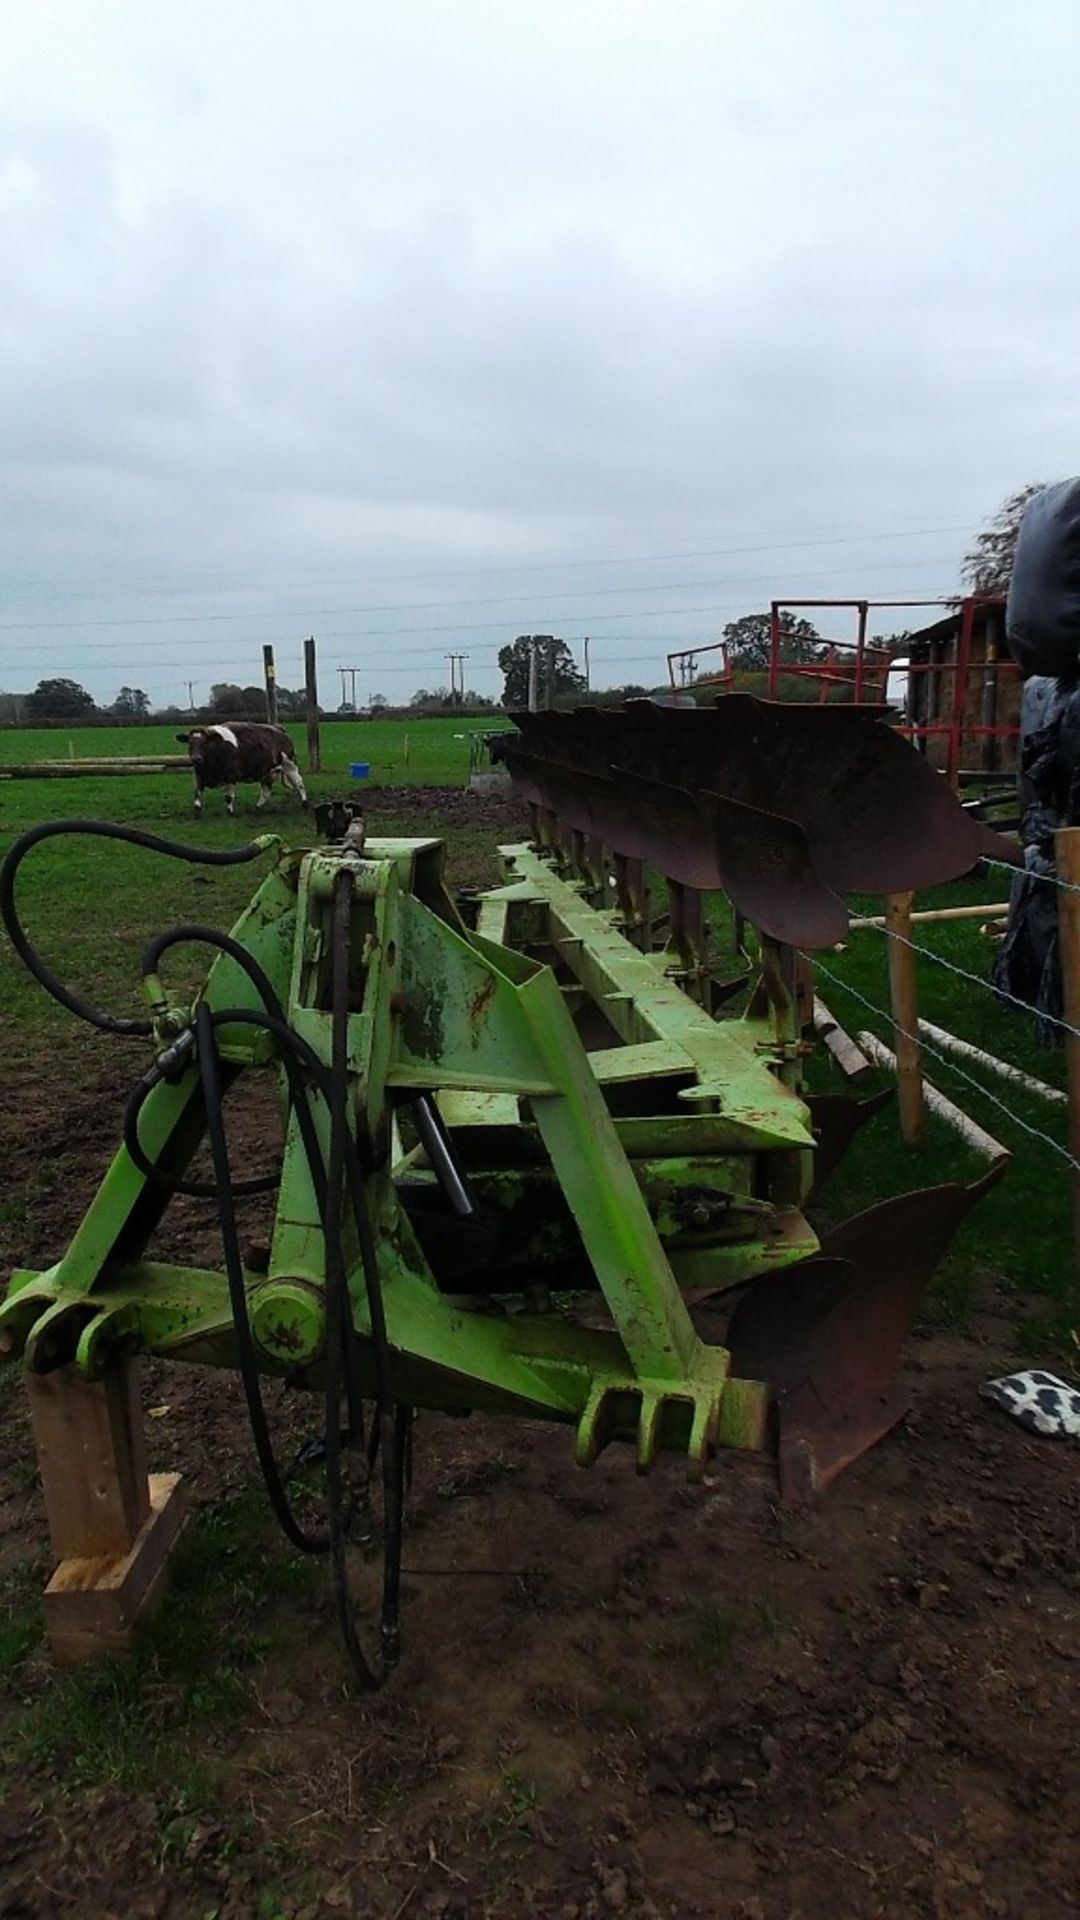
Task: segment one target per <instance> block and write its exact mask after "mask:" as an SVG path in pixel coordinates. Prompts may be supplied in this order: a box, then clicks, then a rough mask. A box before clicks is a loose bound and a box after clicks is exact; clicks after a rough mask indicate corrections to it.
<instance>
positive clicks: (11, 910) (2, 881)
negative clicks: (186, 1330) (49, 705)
mask: <svg viewBox="0 0 1080 1920" xmlns="http://www.w3.org/2000/svg"><path fill="white" fill-rule="evenodd" d="M65 834H84V835H89V836H91V837H96V838H99V839H105V840H119V841H123V842H126V843H127V844H130V845H132V846H137V847H144V848H146V849H147V850H148V851H150V852H154V853H163V854H165V855H166V856H167V857H168V858H170V859H178V860H185V861H188V862H190V863H191V864H198V865H205V866H220V867H229V866H239V865H242V864H245V863H246V862H249V861H251V860H254V859H257V858H258V856H259V854H260V853H263V852H265V851H266V849H267V846H268V845H269V844H271V841H270V839H269V838H268V837H264V838H260V839H258V840H255V841H252V842H250V843H249V844H248V845H247V846H244V847H240V848H236V849H233V850H231V851H224V852H211V851H207V850H206V849H204V848H201V847H190V846H185V845H183V844H182V843H180V842H178V841H172V840H166V839H163V838H161V837H160V836H159V835H157V834H151V833H143V832H141V831H140V830H139V829H138V828H134V827H123V826H119V825H117V824H115V823H114V822H111V821H101V820H81V819H80V820H58V821H52V822H49V823H47V824H45V825H42V826H39V827H35V828H32V829H31V830H30V831H29V832H28V833H24V834H22V835H21V836H20V837H19V839H18V840H16V841H15V843H14V845H13V846H12V847H11V849H10V851H9V852H8V855H7V857H6V859H5V860H4V861H3V863H2V865H0V919H2V920H3V924H4V926H5V928H6V930H7V933H8V937H9V938H10V940H11V942H12V945H13V946H14V948H15V951H16V952H17V953H18V955H19V957H20V959H21V960H22V961H23V964H24V965H25V966H26V967H27V969H28V971H29V972H30V973H31V974H32V975H33V977H34V978H35V979H36V980H37V981H38V983H39V985H40V986H42V987H43V988H44V989H45V991H46V992H47V993H48V994H49V995H50V996H51V997H52V998H53V999H54V1000H56V1001H58V1003H59V1004H60V1005H61V1006H63V1007H66V1008H67V1010H68V1011H69V1012H71V1013H74V1014H75V1015H76V1016H77V1017H78V1018H79V1019H81V1020H85V1021H87V1022H88V1023H89V1024H90V1025H91V1026H95V1027H98V1028H99V1029H101V1030H102V1031H103V1032H106V1033H117V1034H125V1035H128V1034H132V1035H135V1034H137V1035H149V1034H151V1033H152V1032H153V1030H154V1029H153V1023H152V1021H151V1020H149V1019H129V1018H123V1017H120V1016H117V1015H114V1014H109V1013H105V1012H102V1010H101V1009H100V1008H97V1007H94V1006H92V1005H91V1004H90V1002H89V1001H87V1000H85V999H84V998H83V997H82V995H81V994H78V993H76V992H75V991H74V989H72V988H69V987H67V986H65V985H64V983H63V982H62V981H61V980H60V979H59V978H58V977H57V976H56V974H54V973H53V972H52V970H51V968H49V967H48V966H47V964H46V963H45V961H43V960H42V959H41V957H40V955H39V954H38V952H37V950H36V948H35V947H34V946H33V943H32V942H31V941H30V939H29V937H28V935H27V934H26V932H25V930H24V928H23V926H22V924H21V922H20V920H19V917H18V912H17V909H16V904H15V882H16V876H17V874H18V870H19V868H20V866H21V864H22V862H23V860H24V859H25V858H26V856H27V854H28V853H30V851H31V850H32V848H33V847H35V846H37V845H38V844H39V843H40V842H42V841H44V840H49V839H54V838H56V837H58V836H60V835H65ZM351 889H352V876H351V873H350V872H349V871H348V869H343V870H342V871H341V872H339V874H338V877H337V883H336V886H335V892H334V911H333V966H332V975H333V989H332V1060H331V1067H330V1070H329V1072H328V1071H327V1069H326V1068H325V1066H324V1065H323V1063H322V1062H321V1061H320V1059H319V1058H318V1055H317V1054H316V1053H315V1052H314V1050H313V1048H312V1047H311V1046H310V1045H309V1044H308V1042H307V1041H305V1040H304V1039H303V1038H302V1036H301V1035H299V1034H297V1033H296V1032H294V1031H293V1029H292V1028H291V1027H290V1026H289V1024H288V1022H287V1020H286V1018H285V1014H284V1010H283V1008H282V1006H281V1003H280V1001H279V1000H278V997H277V995H276V993H275V991H274V988H273V986H272V984H271V982H270V981H269V979H268V978H267V976H266V974H265V973H264V972H263V970H262V968H261V967H260V966H259V965H258V962H257V961H256V960H254V958H253V957H252V955H251V954H250V953H248V952H247V950H246V949H245V948H244V947H242V946H241V945H240V944H239V943H238V942H237V941H235V940H233V939H232V938H231V936H230V935H228V934H224V933H220V932H218V930H217V929H216V928H211V927H202V926H196V925H190V924H184V925H181V926H176V927H172V928H170V929H169V930H168V931H167V932H165V933H162V934H159V935H158V936H157V937H156V938H155V939H154V940H152V941H151V942H150V944H149V946H148V947H147V949H146V952H145V954H144V956H143V961H142V972H143V976H144V979H145V978H146V977H147V976H149V975H153V974H156V972H157V968H158V965H159V963H160V961H161V959H162V958H163V956H164V955H165V954H166V953H167V952H169V951H170V949H171V948H172V947H174V946H178V945H181V944H183V943H186V942H196V943H198V944H200V945H206V946H212V947H214V948H216V949H217V950H218V951H219V952H221V953H225V954H227V955H228V956H229V957H230V958H231V959H232V960H234V961H235V962H236V963H237V965H239V966H240V967H241V968H242V969H243V971H244V972H245V974H246V975H247V977H248V979H249V980H250V982H251V984H252V985H253V986H254V988H255V991H256V993H257V994H258V996H259V999H260V1000H261V1001H262V1008H261V1009H255V1008H233V1009H229V1010H226V1011H218V1012H211V1010H210V1008H209V1007H208V1006H207V1005H206V1003H205V1002H204V1001H200V1002H199V1004H198V1006H197V1007H196V1010H195V1019H194V1029H193V1032H192V1031H191V1030H188V1031H187V1032H186V1033H185V1034H184V1035H182V1036H180V1038H179V1040H178V1041H177V1042H175V1043H174V1046H173V1048H171V1049H170V1053H172V1054H174V1055H175V1058H176V1060H177V1061H182V1060H183V1057H184V1053H185V1051H186V1050H188V1049H190V1048H191V1046H192V1041H193V1042H194V1053H195V1059H196V1063H197V1065H198V1070H199V1076H200V1080H201V1083H202V1091H203V1099H204V1103H205V1110H206V1127H207V1135H208V1139H209V1144H210V1153H211V1159H212V1162H213V1167H214V1184H213V1185H212V1186H208V1185H203V1184H202V1183H199V1182H195V1181H187V1180H183V1179H182V1178H180V1177H179V1176H175V1175H172V1174H168V1173H165V1172H164V1171H163V1170H162V1169H161V1168H159V1167H156V1166H154V1164H153V1163H152V1162H151V1161H150V1160H149V1159H148V1157H147V1155H146V1154H145V1152H144V1151H143V1148H142V1145H141V1142H140V1140H139V1134H138V1121H139V1114H140V1112H141V1110H142V1107H143V1104H144V1103H145V1101H146V1099H147V1097H148V1095H149V1094H150V1092H151V1091H152V1090H153V1088H154V1087H155V1086H157V1085H159V1084H160V1082H161V1081H162V1080H163V1079H164V1078H165V1077H166V1071H165V1068H164V1067H163V1066H162V1065H160V1064H155V1066H154V1067H152V1068H151V1069H150V1071H149V1072H148V1073H147V1074H144V1075H143V1077H142V1079H141V1080H140V1081H139V1082H138V1084H137V1086H136V1088H135V1091H134V1093H133V1095H132V1098H131V1100H130V1101H129V1103H128V1108H127V1112H126V1114H125V1121H124V1139H125V1144H126V1146H127V1149H128V1152H129V1154H130V1155H131V1158H132V1159H133V1161H134V1163H135V1165H136V1166H137V1167H138V1168H139V1170H140V1171H141V1172H142V1173H143V1174H144V1175H145V1177H146V1178H147V1179H148V1180H150V1181H152V1182H153V1183H154V1184H156V1185H158V1186H160V1187H164V1188H166V1189H167V1190H168V1191H170V1192H175V1193H183V1194H188V1195H191V1196H193V1197H196V1198H200V1199H209V1200H213V1201H214V1202H215V1203H216V1205H217V1207H218V1213H219V1220H220V1225H221V1238H222V1249H223V1254H224V1261H225V1272H226V1279H227V1283H228V1289H229V1299H230V1305H231V1310H232V1317H233V1324H234V1330H235V1338H236V1351H237V1359H238V1364H239V1371H240V1376H241V1381H242V1384H243V1388H244V1395H245V1399H246V1401H247V1408H248V1418H249V1421H250V1424H251V1431H252V1439H253V1441H254V1445H255V1451H256V1455H257V1457H258V1460H259V1465H260V1467H261V1469H262V1474H263V1479H264V1481H265V1483H266V1489H267V1494H268V1496H269V1499H270V1504H271V1507H272V1508H273V1511H274V1513H275V1516H276V1518H277V1520H278V1522H279V1524H280V1526H281V1527H282V1530H283V1532H284V1533H285V1534H286V1536H287V1537H288V1539H289V1540H291V1541H292V1542H293V1544H294V1545H295V1546H297V1547H299V1548H300V1549H301V1550H302V1551H303V1552H307V1553H319V1552H326V1551H329V1553H330V1558H331V1565H332V1570H333V1580H334V1591H335V1598H336V1602H337V1610H338V1616H339V1620H340V1624H341V1630H342V1635H343V1638H344V1640H345V1645H346V1649H347V1651H348V1653H349V1656H350V1659H351V1660H352V1663H353V1665H354V1667H355V1669H356V1672H357V1674H358V1675H359V1677H360V1679H361V1680H362V1681H363V1683H364V1685H365V1686H367V1687H370V1688H375V1687H379V1686H381V1685H382V1684H383V1682H384V1680H385V1679H386V1678H387V1676H388V1674H389V1672H390V1670H391V1668H392V1667H393V1666H394V1665H396V1663H397V1660H398V1658H399V1654H400V1623H399V1621H400V1589H401V1550H402V1531H403V1507H404V1471H405V1466H406V1462H407V1460H408V1458H409V1455H410V1452H411V1410H410V1409H408V1408H407V1407H404V1406H398V1405H396V1404H395V1401H394V1398H393V1384H392V1378H391V1364H390V1345H389V1339H388V1335H387V1328H386V1316H385V1311H384V1306H383V1297H382V1282H381V1276H380V1273H379V1264H378V1253H377V1249H376V1245H375V1236H374V1233H373V1230H372V1224H371V1219H370V1215H369V1212H368V1205H367V1194H366V1187H365V1168H364V1166H363V1164H362V1162H361V1157H360V1153H359V1149H358V1146H357V1141H356V1137H355V1134H354V1131H353V1128H352V1125H351V1123H350V1117H349V1082H348V975H349V936H350V923H351ZM245 1024H246V1025H249V1026H255V1027H261V1028H263V1029H264V1030H265V1031H267V1032H269V1033H271V1034H272V1035H273V1036H274V1037H275V1039H276V1040H277V1041H278V1045H279V1051H280V1057H281V1060H282V1064H283V1066H284V1069H285V1073H286V1077H287V1080H288V1086H289V1098H290V1103H291V1106H292V1110H293V1112H294V1113H295V1115H296V1120H297V1126H298V1129H299V1132H300V1136H301V1141H302V1144H303V1148H304V1153H305V1157H306V1159H307V1162H308V1166H309V1170H310V1174H311V1180H312V1185H313V1188H314V1192H315V1199H316V1205H317V1207H318V1211H319V1216H320V1220H321V1223H322V1227H323V1238H324V1245H325V1249H326V1313H327V1336H326V1411H327V1420H326V1440H325V1446H326V1478H327V1510H328V1519H329V1525H328V1528H327V1530H326V1532H325V1533H318V1534H316V1533H309V1532H307V1531H306V1530H305V1529H304V1528H303V1527H302V1526H301V1525H300V1523H299V1522H298V1521H297V1519H296V1518H295V1516H294V1514H293V1512H292V1509H291V1507H290V1505H289V1501H288V1498H287V1496H286V1493H285V1488H284V1485H283V1482H282V1479H281V1475H280V1473H279V1471H278V1466H277V1462H276V1460H275V1457H274V1451H273V1447H272V1445H271V1441H270V1434H269V1427H268V1423H267V1418H266V1409H265V1407H264V1404H263V1399H262V1390H261V1385H260V1376H259V1366H258V1356H257V1352H256V1348H255V1342H254V1336H253V1335H252V1331H251V1322H250V1319H249V1316H248V1310H247V1294H246V1287H245V1280H244V1269H243V1261H242V1258H241V1254H240V1243H239V1235H238V1232H237V1223H236V1208H235V1202H236V1199H237V1198H238V1197H239V1196H240V1195H243V1194H249V1193H260V1192H266V1191H267V1190H268V1189H269V1188H270V1187H271V1186H273V1184H274V1179H275V1177H276V1176H271V1177H259V1178H258V1179H252V1180H248V1181H242V1182H237V1183H235V1184H234V1182H233V1180H232V1177H231V1171H230V1167H229V1151H228V1141H227V1136H226V1131H225V1122H224V1114H223V1090H222V1070H221V1069H222V1062H221V1057H220V1054H219V1051H218V1045H217V1030H218V1028H220V1027H223V1026H229V1025H245ZM305 1074H306V1075H307V1076H308V1077H309V1079H310V1081H311V1082H312V1083H313V1084H314V1086H315V1088H316V1089H317V1091H318V1093H319V1094H320V1095H321V1097H322V1098H323V1099H324V1100H325V1101H326V1102H327V1105H328V1108H329V1112H330V1157H329V1168H325V1167H324V1165H323V1158H322V1151H321V1148H320V1145H319V1139H318V1134H317V1132H316V1128H315V1122H314V1118H313V1116H312V1112H311V1103H310V1098H309V1091H308V1085H307V1083H306V1081H305V1077H304V1076H305ZM346 1191H347V1192H348V1198H349V1203H350V1210H351V1212H352V1214H353V1216H354V1219H355V1223H356V1232H357V1239H358V1242H359V1247H360V1257H361V1265H362V1268H363V1274H364V1285H365V1292H366V1297H367V1306H368V1317H369V1321H370V1328H371V1346H372V1356H373V1365H374V1374H375V1384H376V1410H375V1416H374V1418H373V1421H372V1429H371V1436H370V1440H369V1444H368V1448H367V1461H368V1470H369V1471H370V1469H371V1467H372V1466H373V1464H374V1461H375V1458H376V1455H377V1454H379V1453H381V1455H382V1478H383V1506H384V1556H383V1596H382V1608H381V1614H380V1643H381V1647H380V1658H379V1660H378V1662H377V1664H375V1665H372V1663H371V1662H370V1661H369V1660H368V1659H367V1657H366V1656H365V1654H364V1651H363V1649H362V1647H361V1646H360V1643H359V1639H358V1636H357V1633H356V1623H355V1618H354V1613H353V1607H352V1601H351V1597H350V1594H349V1584H348V1569H347V1565H346V1557H345V1555H346V1541H347V1536H348V1528H349V1522H350V1516H351V1501H350V1499H349V1498H348V1496H347V1494H346V1491H345V1488H344V1486H343V1480H342V1471H341V1447H342V1438H343V1436H342V1433H341V1428H340V1424H339V1422H340V1407H341V1397H342V1389H343V1388H344V1390H345V1394H346V1400H347V1405H348V1410H349V1427H348V1431H347V1434H346V1436H345V1438H346V1440H347V1441H353V1440H355V1438H356V1436H357V1435H358V1434H362V1433H363V1406H362V1398H361V1387H360V1377H359V1358H358V1345H357V1333H356V1328H355V1325H354V1321H353V1315H352V1307H351V1302H350V1298H349V1288H348V1280H347V1275H346V1270H345V1260H344V1251H343V1247H342V1240H341V1229H342V1212H343V1206H344V1200H345V1194H346Z"/></svg>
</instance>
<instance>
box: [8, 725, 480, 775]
mask: <svg viewBox="0 0 1080 1920" xmlns="http://www.w3.org/2000/svg"><path fill="white" fill-rule="evenodd" d="M499 724H500V722H499V717H498V715H492V716H490V717H489V718H488V719H483V720H475V719H472V720H470V719H469V718H468V717H466V718H464V719H461V720H456V719H453V718H449V719H447V718H445V717H442V716H437V717H435V718H431V719H417V720H324V721H323V724H322V728H321V733H320V746H321V751H322V763H323V775H322V778H323V779H324V780H326V779H331V780H336V781H337V782H338V783H340V781H341V780H342V779H343V778H347V776H348V769H349V764H350V762H351V761H364V760H366V761H367V762H368V763H369V765H370V767H371V775H370V778H371V780H372V782H373V783H377V784H378V785H380V786H390V785H393V786H412V785H417V786H455V785H458V786H464V784H465V780H466V777H467V775H468V768H469V743H468V741H467V740H466V739H464V738H462V736H463V735H464V734H466V733H468V732H469V730H470V729H473V730H476V731H485V732H486V731H488V730H492V731H494V730H496V729H497V728H498V726H499ZM181 731H183V729H182V728H181ZM287 731H288V732H289V733H291V734H292V737H293V739H294V740H295V742H296V746H297V750H298V752H299V754H300V764H301V766H303V765H305V764H306V758H307V756H306V753H305V751H304V745H303V742H304V723H303V721H296V722H291V723H290V724H289V725H288V727H287ZM176 733H177V728H176V726H174V725H172V724H171V723H170V724H169V725H167V726H148V727H17V728H7V727H5V728H0V767H3V766H13V765H18V764H19V763H20V762H26V761H31V760H65V759H68V758H74V759H76V760H78V759H87V760H90V759H99V758H100V759H104V758H111V757H112V756H114V755H115V756H116V757H118V758H119V757H122V756H124V755H127V754H135V755H138V754H158V753H160V754H167V753H168V754H176V753H183V751H184V749H183V747H182V746H180V745H179V744H178V743H177V739H176ZM134 777H136V778H137V776H134ZM157 777H158V778H159V779H162V780H166V779H170V780H176V781H177V783H178V784H180V783H182V782H183V780H184V778H185V776H183V775H180V774H177V775H171V774H161V775H158V776H157Z"/></svg>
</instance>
